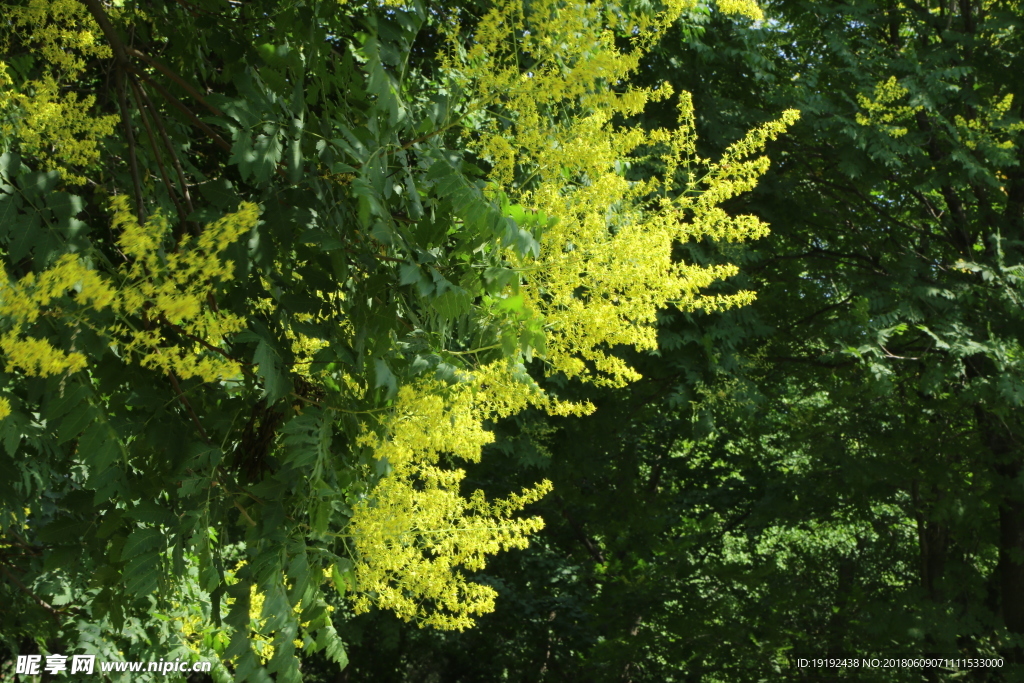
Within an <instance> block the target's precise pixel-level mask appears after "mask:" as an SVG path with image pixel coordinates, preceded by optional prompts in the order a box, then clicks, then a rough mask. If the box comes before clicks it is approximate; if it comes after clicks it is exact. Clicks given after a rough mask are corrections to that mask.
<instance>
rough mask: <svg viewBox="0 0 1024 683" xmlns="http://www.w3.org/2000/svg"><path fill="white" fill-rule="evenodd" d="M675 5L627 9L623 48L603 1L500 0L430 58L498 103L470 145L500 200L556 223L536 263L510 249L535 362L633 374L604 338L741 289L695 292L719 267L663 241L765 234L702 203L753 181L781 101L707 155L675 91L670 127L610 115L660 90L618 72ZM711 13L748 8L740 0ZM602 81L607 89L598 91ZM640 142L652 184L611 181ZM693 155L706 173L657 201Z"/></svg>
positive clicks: (646, 334) (619, 380)
mask: <svg viewBox="0 0 1024 683" xmlns="http://www.w3.org/2000/svg"><path fill="white" fill-rule="evenodd" d="M688 6H690V5H689V4H687V3H685V2H676V3H670V5H669V7H668V9H667V10H666V11H665V12H664V13H662V14H659V15H657V16H656V17H654V18H647V19H644V17H639V16H638V17H633V18H631V19H630V21H633V25H635V26H636V27H637V28H636V32H635V33H636V39H635V40H634V41H633V44H632V45H631V46H629V47H628V48H627V49H623V48H620V47H618V46H617V45H616V42H615V36H614V34H613V32H612V31H611V30H610V28H609V26H608V23H609V22H612V21H614V22H621V21H622V16H624V15H623V14H622V12H612V11H611V9H610V8H611V6H607V7H606V6H602V5H600V4H575V3H571V4H569V3H564V2H560V1H559V0H539V1H538V2H532V3H530V4H529V6H528V7H529V8H528V10H527V9H525V7H526V6H525V5H524V4H521V3H519V2H517V0H506V1H505V2H503V3H499V4H498V5H497V6H496V7H495V8H494V9H492V10H491V11H490V12H488V13H487V14H486V15H485V16H484V17H483V19H482V20H481V21H480V23H479V25H478V26H477V29H476V32H475V34H474V36H473V38H472V41H471V44H472V47H471V48H470V49H469V50H468V51H466V52H464V53H463V52H460V51H458V50H454V49H453V50H451V51H450V53H449V54H448V55H447V56H446V57H445V59H446V60H447V62H446V63H447V65H448V67H449V68H450V69H451V70H452V71H453V72H454V73H458V74H460V75H461V78H462V79H463V83H462V85H463V87H465V88H466V89H467V90H472V91H475V92H476V93H477V99H478V100H479V101H480V102H482V103H484V105H485V106H487V107H490V108H492V109H498V110H500V114H501V115H500V116H494V117H491V119H489V120H490V121H491V123H490V124H489V125H485V129H484V132H483V134H481V135H480V136H479V137H478V138H477V139H476V140H475V141H471V143H470V144H471V145H474V146H475V147H476V149H477V150H478V151H479V153H480V154H481V155H482V156H483V157H484V158H487V159H488V160H490V161H491V162H492V167H493V171H492V176H491V179H492V180H493V181H494V182H495V183H496V184H497V185H498V186H499V187H500V188H501V190H502V191H504V192H505V193H506V194H507V195H508V196H509V197H510V198H511V199H512V200H513V201H514V202H517V203H520V204H523V205H526V206H531V207H533V208H535V209H538V210H541V211H543V212H545V213H546V214H548V215H551V216H557V217H558V219H559V220H558V223H557V224H556V225H555V226H554V227H553V228H552V229H549V230H548V231H547V232H546V233H545V234H544V235H543V237H542V242H541V255H540V258H539V259H537V260H531V259H517V258H516V257H515V256H510V259H511V260H513V261H514V262H516V265H517V266H518V267H519V268H520V269H521V270H522V272H523V273H524V274H525V277H524V280H525V284H524V285H523V287H522V288H521V290H520V292H521V293H522V294H523V295H524V297H525V300H526V303H527V305H528V307H529V308H530V309H531V310H534V311H536V312H538V313H539V314H540V315H541V316H542V317H543V319H544V321H545V327H546V331H547V355H546V360H547V362H548V363H549V367H550V371H551V372H561V373H564V374H565V375H567V376H569V377H579V378H581V379H585V380H587V381H591V382H594V383H597V384H602V385H610V386H621V385H623V384H625V383H627V382H629V381H633V380H635V379H637V378H638V374H637V373H636V372H635V371H634V370H633V369H632V368H630V367H629V366H628V365H627V364H626V363H624V362H623V361H622V360H620V359H619V358H617V357H615V356H612V355H610V354H609V353H608V350H609V349H611V348H612V347H615V346H618V345H629V346H633V347H635V348H637V349H640V350H643V349H653V348H654V347H655V343H656V332H655V328H654V321H655V318H656V313H657V311H658V310H659V309H660V308H662V307H663V306H665V305H666V304H667V303H669V302H673V303H675V304H676V305H679V306H681V307H683V308H689V309H694V308H702V309H705V310H713V309H722V308H727V307H730V306H736V305H742V304H744V303H747V302H749V301H750V300H751V299H752V298H753V294H752V293H750V292H742V293H739V294H737V295H734V296H718V297H705V296H701V295H700V294H699V291H700V290H701V289H702V288H704V287H706V286H707V285H709V284H711V283H712V282H714V281H716V280H719V279H722V278H724V277H727V276H729V275H731V274H733V273H734V272H735V268H733V267H710V268H703V267H700V266H696V265H693V264H683V263H680V262H679V261H678V260H677V259H676V258H674V257H673V246H674V245H675V244H677V243H679V242H681V241H686V240H688V239H692V238H699V237H702V236H709V237H714V238H716V239H724V240H734V239H744V238H751V237H759V236H761V235H763V234H765V233H766V231H767V230H766V226H765V225H764V224H763V223H761V222H760V221H758V220H757V219H756V218H754V217H751V216H741V217H731V216H729V215H727V214H726V213H725V212H724V211H722V210H721V209H720V208H718V206H717V205H718V204H719V203H721V202H722V201H724V200H725V199H728V198H729V197H732V196H734V195H736V194H737V193H739V192H743V191H746V190H748V189H750V188H751V187H752V186H753V185H754V182H755V181H756V179H757V177H758V176H760V175H761V174H763V173H764V171H765V170H766V168H767V163H768V162H767V159H764V158H762V159H753V160H751V159H749V158H748V157H750V156H751V155H752V154H755V153H756V152H758V151H759V150H760V149H762V148H763V146H764V143H765V142H766V141H767V140H769V139H772V138H774V137H776V136H777V135H778V134H779V133H780V132H782V131H783V130H784V129H785V128H786V127H787V126H788V125H789V124H791V123H792V122H793V121H794V120H795V119H796V118H797V115H798V114H797V112H795V111H790V112H786V113H785V114H784V115H783V117H782V118H781V119H780V120H779V121H776V122H773V123H769V124H767V125H765V126H763V127H762V128H759V129H756V130H754V131H752V132H751V133H750V134H748V136H747V137H746V138H745V139H744V140H742V141H741V142H739V143H737V144H736V145H734V146H733V147H732V148H730V150H729V151H728V152H727V153H726V155H725V157H724V158H723V159H722V160H720V161H719V162H718V163H716V164H710V163H709V162H708V161H707V160H702V159H699V158H697V156H696V154H695V151H694V141H695V139H696V134H695V131H694V129H693V114H692V108H691V106H690V102H689V97H688V96H686V95H685V94H684V96H683V97H682V98H681V102H680V110H681V116H680V126H679V127H678V128H677V129H675V130H673V131H663V130H658V131H653V132H645V131H643V130H642V129H640V128H632V127H622V126H616V125H615V124H614V123H613V121H616V120H618V119H620V118H622V117H629V116H632V115H635V114H637V113H639V112H640V111H642V110H643V108H644V106H645V105H646V104H647V103H649V102H653V101H657V100H662V99H665V98H667V97H669V96H670V95H671V93H672V89H671V87H670V86H669V85H668V84H667V83H666V84H663V85H662V86H660V87H658V88H646V89H645V88H636V87H632V86H629V85H627V84H628V80H629V77H630V76H631V74H633V73H634V72H635V71H636V69H637V68H638V66H639V64H640V59H641V57H642V56H643V54H644V52H645V50H646V49H647V46H648V45H649V43H650V41H651V40H653V38H654V37H656V35H658V34H659V33H660V32H661V31H663V30H664V28H665V27H666V26H667V25H669V24H670V23H671V21H673V20H674V19H675V18H676V17H677V16H678V15H679V13H680V12H681V11H682V10H683V9H685V8H686V7H688ZM620 9H621V8H620ZM723 9H729V10H730V11H742V12H743V13H746V14H748V15H750V16H755V17H756V16H757V12H756V7H755V6H754V5H752V4H746V3H733V4H731V5H727V6H725V7H723ZM623 11H624V10H623ZM611 16H614V18H613V19H611V18H609V17H611ZM625 16H631V15H629V14H628V13H626V14H625ZM462 54H464V55H465V57H460V56H459V55H462ZM524 62H527V63H528V64H529V66H528V67H524V66H522V65H523V63H524ZM616 84H623V85H621V87H616V88H613V87H611V86H613V85H616ZM509 122H510V123H509ZM642 147H647V148H655V147H657V148H660V149H663V150H666V151H664V153H663V154H662V155H661V156H662V161H663V163H664V165H665V167H666V169H667V170H666V174H665V177H664V179H663V180H661V181H659V180H657V179H654V180H650V181H647V182H630V181H628V180H627V179H626V178H625V177H623V174H622V172H621V170H620V162H621V161H623V160H625V159H627V158H629V157H630V156H636V154H637V153H638V151H639V150H640V149H641V148H642ZM696 165H701V166H702V167H703V168H707V169H708V170H707V172H706V173H705V174H704V175H703V176H702V177H700V178H696V177H691V178H689V179H688V180H687V181H686V183H687V191H686V192H684V193H682V194H681V195H680V196H678V197H676V198H674V199H670V198H669V197H667V192H668V190H669V189H670V188H671V187H673V186H674V185H675V182H676V179H675V176H676V174H677V171H678V170H680V169H681V168H682V169H683V170H685V172H686V173H687V174H688V176H689V174H691V172H692V171H691V167H694V166H696ZM515 169H520V171H519V175H518V176H517V175H516V173H515V172H514V171H515ZM523 169H525V170H523Z"/></svg>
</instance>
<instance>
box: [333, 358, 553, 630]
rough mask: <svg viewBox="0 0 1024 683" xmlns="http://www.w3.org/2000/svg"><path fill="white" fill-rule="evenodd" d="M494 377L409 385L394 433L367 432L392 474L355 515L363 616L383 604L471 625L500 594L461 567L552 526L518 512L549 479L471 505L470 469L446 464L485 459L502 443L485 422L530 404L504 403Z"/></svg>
mask: <svg viewBox="0 0 1024 683" xmlns="http://www.w3.org/2000/svg"><path fill="white" fill-rule="evenodd" d="M487 374H488V373H487V372H484V373H481V375H480V376H479V377H477V378H475V379H473V380H470V381H467V382H464V383H462V384H457V385H455V386H446V385H444V384H442V383H440V382H438V381H429V380H428V381H421V382H419V383H416V384H415V385H413V386H405V387H402V388H401V389H400V390H399V393H398V397H397V399H396V401H395V405H394V409H393V411H392V412H391V413H390V415H389V416H388V417H387V418H386V419H385V420H384V424H383V427H384V432H385V434H386V436H385V437H384V438H379V437H378V436H377V435H376V433H374V432H372V431H366V432H364V434H363V437H362V444H363V445H366V446H369V447H372V448H373V449H374V454H375V456H376V457H377V458H378V459H379V460H384V461H386V462H387V463H388V464H389V465H390V466H391V467H392V468H393V471H392V472H391V474H389V475H388V476H387V477H384V478H383V479H382V480H381V481H380V483H379V484H378V485H377V487H376V488H375V489H374V490H373V497H372V499H367V500H365V501H363V502H362V503H361V504H359V505H358V506H356V509H355V514H354V515H353V517H352V521H351V526H350V535H351V537H352V539H353V542H354V545H355V552H356V554H357V558H356V559H357V562H356V582H357V585H358V588H359V591H360V593H359V595H358V596H357V597H356V600H355V603H354V608H355V611H356V612H365V611H366V610H368V609H369V608H370V605H371V604H373V603H375V604H376V605H378V606H379V607H381V608H383V609H390V610H393V611H394V612H395V613H396V614H397V615H398V616H399V617H401V618H403V619H405V620H407V621H408V620H416V621H417V622H418V623H419V625H420V626H432V627H434V628H439V629H457V630H462V629H465V628H469V627H471V626H472V625H473V616H474V615H479V614H483V613H486V612H490V611H492V610H493V609H494V598H495V595H496V594H495V591H494V589H492V588H490V587H489V586H484V585H481V584H477V583H474V582H471V581H469V580H468V579H467V578H466V577H465V576H464V574H463V573H462V569H466V570H469V571H476V570H480V569H483V567H484V565H485V562H486V556H487V555H491V554H494V553H497V552H500V551H502V550H508V549H510V548H523V547H526V545H527V535H529V534H531V533H534V532H536V531H538V530H539V529H541V528H542V527H543V521H542V520H541V519H540V518H539V517H531V518H527V519H516V518H513V516H512V515H513V514H514V513H515V512H517V511H518V510H521V509H522V508H523V507H524V506H526V505H528V504H529V503H532V502H534V501H536V500H539V499H540V498H541V497H542V496H544V494H545V493H547V492H548V491H549V490H550V488H551V484H550V482H548V481H543V482H541V483H540V484H538V485H537V486H535V487H533V488H531V489H527V490H524V491H523V492H522V493H521V494H518V495H516V494H513V495H511V496H509V497H508V498H505V499H503V500H496V501H488V500H486V498H485V497H484V495H483V492H482V491H479V490H477V491H474V492H473V493H472V494H471V495H470V497H468V498H466V497H463V496H462V495H461V494H460V492H459V487H460V483H461V481H462V480H463V479H464V478H465V471H464V470H462V469H458V468H451V467H445V466H444V465H443V464H442V460H444V459H447V458H448V457H454V458H461V459H464V460H469V461H471V462H476V461H478V460H479V459H480V449H481V448H482V447H483V446H484V445H485V444H487V443H490V442H491V441H492V440H493V435H492V434H491V433H490V432H488V431H486V430H485V429H484V428H483V420H484V419H485V418H486V417H488V416H492V415H495V414H496V413H500V412H503V411H504V410H507V409H508V408H509V407H510V406H515V405H516V404H518V403H519V402H520V401H521V399H519V398H516V397H515V396H509V397H506V398H505V399H500V398H498V399H497V400H496V395H498V396H500V395H501V394H502V393H503V392H502V391H501V390H500V389H499V387H500V386H501V385H500V384H498V385H494V384H489V383H488V381H487V380H486V378H485V377H486V376H487ZM498 374H500V371H499V372H498ZM517 395H520V396H521V395H522V391H521V388H520V390H519V391H518V392H517Z"/></svg>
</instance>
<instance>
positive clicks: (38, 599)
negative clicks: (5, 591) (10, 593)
mask: <svg viewBox="0 0 1024 683" xmlns="http://www.w3.org/2000/svg"><path fill="white" fill-rule="evenodd" d="M0 571H2V572H3V573H4V574H5V575H6V576H7V578H8V579H10V580H11V581H13V582H14V584H15V585H16V586H18V588H20V589H21V590H22V591H24V592H25V593H27V594H28V596H29V597H31V598H32V599H33V600H34V601H35V603H36V604H37V605H39V606H40V607H42V608H43V609H45V610H46V611H47V612H49V613H50V616H51V617H53V618H54V619H55V620H57V621H58V622H60V617H61V616H62V613H61V612H60V610H58V609H57V608H55V607H54V606H53V605H51V604H50V603H48V602H46V601H45V600H43V599H42V598H41V597H39V596H38V595H36V594H35V593H33V592H32V589H31V588H29V587H28V586H26V585H25V584H24V583H22V582H21V579H19V578H18V577H17V576H15V575H14V574H12V573H11V572H10V571H9V570H8V569H7V565H6V564H3V563H0Z"/></svg>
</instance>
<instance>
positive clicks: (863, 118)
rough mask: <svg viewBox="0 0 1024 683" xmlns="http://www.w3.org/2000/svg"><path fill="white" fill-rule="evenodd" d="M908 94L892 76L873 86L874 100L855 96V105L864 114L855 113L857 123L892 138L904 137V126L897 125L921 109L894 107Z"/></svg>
mask: <svg viewBox="0 0 1024 683" xmlns="http://www.w3.org/2000/svg"><path fill="white" fill-rule="evenodd" d="M909 92H910V91H909V90H907V89H906V88H904V87H903V86H902V85H900V84H899V83H898V82H897V81H896V77H895V76H892V77H890V78H889V80H887V81H883V82H882V83H879V84H878V85H876V86H875V98H874V99H871V98H869V97H866V96H864V95H857V104H859V105H860V106H861V108H862V109H863V110H864V113H861V112H857V117H856V120H857V123H859V124H860V125H862V126H875V127H877V128H879V129H881V130H883V131H885V132H886V133H887V134H888V135H890V136H891V137H894V138H898V137H902V136H904V135H906V134H907V128H906V126H900V125H897V123H898V122H900V121H904V122H905V121H906V120H907V119H909V118H910V117H911V116H913V115H914V112H917V111H918V110H920V109H921V107H920V106H917V107H909V106H897V105H896V103H897V102H899V101H900V100H901V99H903V98H904V97H906V95H907V93H909Z"/></svg>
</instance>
